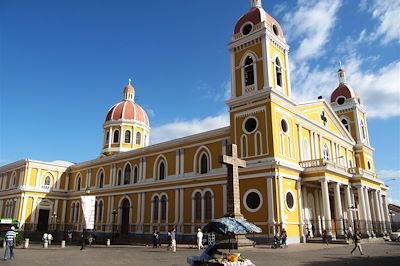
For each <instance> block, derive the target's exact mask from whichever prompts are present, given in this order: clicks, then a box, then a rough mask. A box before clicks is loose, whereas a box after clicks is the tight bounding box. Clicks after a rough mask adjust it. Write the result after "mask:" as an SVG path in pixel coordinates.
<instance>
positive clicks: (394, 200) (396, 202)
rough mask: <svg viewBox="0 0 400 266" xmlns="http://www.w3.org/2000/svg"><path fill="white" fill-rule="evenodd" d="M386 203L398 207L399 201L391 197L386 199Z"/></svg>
mask: <svg viewBox="0 0 400 266" xmlns="http://www.w3.org/2000/svg"><path fill="white" fill-rule="evenodd" d="M388 203H389V204H394V205H397V206H400V200H399V199H393V198H391V197H388Z"/></svg>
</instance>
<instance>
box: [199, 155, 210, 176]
mask: <svg viewBox="0 0 400 266" xmlns="http://www.w3.org/2000/svg"><path fill="white" fill-rule="evenodd" d="M207 172H208V157H207V155H206V154H205V153H203V154H202V155H201V158H200V174H206V173H207Z"/></svg>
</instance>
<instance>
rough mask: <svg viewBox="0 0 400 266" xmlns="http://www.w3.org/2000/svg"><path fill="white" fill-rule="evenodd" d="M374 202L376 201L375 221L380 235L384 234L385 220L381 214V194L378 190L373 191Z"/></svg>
mask: <svg viewBox="0 0 400 266" xmlns="http://www.w3.org/2000/svg"><path fill="white" fill-rule="evenodd" d="M373 203H374V211H375V218H376V219H375V223H376V226H377V227H376V228H377V229H378V230H379V231H378V232H377V233H379V234H380V235H383V222H382V216H381V208H380V205H379V194H378V190H374V191H373Z"/></svg>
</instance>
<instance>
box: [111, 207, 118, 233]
mask: <svg viewBox="0 0 400 266" xmlns="http://www.w3.org/2000/svg"><path fill="white" fill-rule="evenodd" d="M117 214H118V210H117V209H114V210H113V211H112V215H113V225H112V227H113V228H112V232H113V233H112V237H113V239H115V217H116V216H117Z"/></svg>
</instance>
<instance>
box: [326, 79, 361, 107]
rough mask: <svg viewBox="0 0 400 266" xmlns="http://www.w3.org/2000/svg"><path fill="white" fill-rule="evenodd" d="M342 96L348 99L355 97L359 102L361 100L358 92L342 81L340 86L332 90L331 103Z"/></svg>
mask: <svg viewBox="0 0 400 266" xmlns="http://www.w3.org/2000/svg"><path fill="white" fill-rule="evenodd" d="M340 96H343V97H344V98H346V99H350V98H355V99H356V100H357V101H358V102H360V98H359V97H358V94H357V93H356V92H355V91H354V90H353V88H352V87H350V86H349V85H347V84H346V83H340V84H339V86H338V87H337V88H336V89H335V90H334V91H333V92H332V94H331V103H333V102H336V99H337V98H338V97H340Z"/></svg>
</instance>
